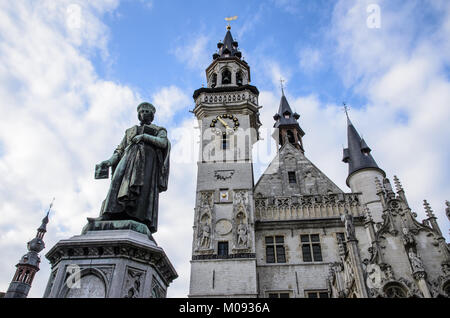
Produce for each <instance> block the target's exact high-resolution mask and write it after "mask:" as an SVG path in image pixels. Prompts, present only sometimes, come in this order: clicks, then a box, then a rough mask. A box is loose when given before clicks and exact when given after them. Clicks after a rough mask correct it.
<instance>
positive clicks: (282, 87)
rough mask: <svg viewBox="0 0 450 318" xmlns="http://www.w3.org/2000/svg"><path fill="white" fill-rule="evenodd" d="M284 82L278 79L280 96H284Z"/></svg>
mask: <svg viewBox="0 0 450 318" xmlns="http://www.w3.org/2000/svg"><path fill="white" fill-rule="evenodd" d="M284 82H285V80H284V79H282V78H280V86H281V94H282V95H283V96H284V85H283V83H284Z"/></svg>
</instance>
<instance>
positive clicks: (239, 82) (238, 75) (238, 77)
mask: <svg viewBox="0 0 450 318" xmlns="http://www.w3.org/2000/svg"><path fill="white" fill-rule="evenodd" d="M236 84H237V86H242V72H241V71H239V72H237V73H236Z"/></svg>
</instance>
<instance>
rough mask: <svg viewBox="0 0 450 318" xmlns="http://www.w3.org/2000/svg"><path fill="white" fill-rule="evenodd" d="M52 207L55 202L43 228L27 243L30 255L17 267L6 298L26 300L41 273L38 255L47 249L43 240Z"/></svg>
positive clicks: (44, 220) (27, 254)
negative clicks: (39, 272)
mask: <svg viewBox="0 0 450 318" xmlns="http://www.w3.org/2000/svg"><path fill="white" fill-rule="evenodd" d="M52 205H53V202H52V203H51V204H50V208H49V209H48V211H47V215H46V216H45V217H44V218H43V219H42V223H41V226H40V227H39V228H38V229H37V233H36V237H34V238H33V239H32V240H31V241H29V242H28V243H27V248H28V253H26V254H25V255H24V256H22V258H21V259H20V261H19V263H18V264H17V265H16V267H17V269H16V273H15V275H14V277H13V279H12V281H11V284H10V285H9V288H8V291H7V292H6V295H5V298H26V297H27V296H28V292H29V291H30V288H31V284H32V283H33V279H34V275H35V274H36V272H37V271H39V263H40V262H41V258H40V257H39V254H38V253H39V252H41V251H42V250H43V249H44V248H45V243H44V241H43V238H44V235H45V233H46V232H47V224H48V214H49V213H50V209H51V207H52Z"/></svg>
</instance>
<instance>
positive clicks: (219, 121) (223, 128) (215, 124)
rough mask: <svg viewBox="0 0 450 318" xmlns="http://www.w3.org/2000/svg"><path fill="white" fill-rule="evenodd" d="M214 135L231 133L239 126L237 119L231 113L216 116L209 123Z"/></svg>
mask: <svg viewBox="0 0 450 318" xmlns="http://www.w3.org/2000/svg"><path fill="white" fill-rule="evenodd" d="M209 127H211V130H212V132H213V133H214V134H216V135H232V134H233V133H234V132H235V131H236V130H237V129H238V128H239V120H238V119H237V117H236V116H234V115H232V114H222V115H218V116H216V118H214V119H213V120H212V121H211V124H210V125H209Z"/></svg>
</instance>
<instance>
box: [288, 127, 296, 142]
mask: <svg viewBox="0 0 450 318" xmlns="http://www.w3.org/2000/svg"><path fill="white" fill-rule="evenodd" d="M287 138H288V141H289V142H290V143H291V144H295V137H294V133H293V132H292V130H288V131H287Z"/></svg>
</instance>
